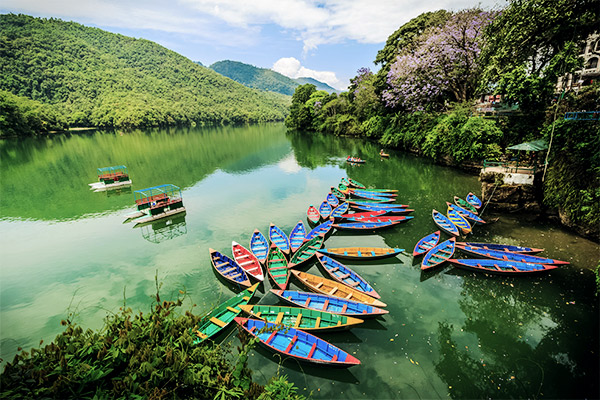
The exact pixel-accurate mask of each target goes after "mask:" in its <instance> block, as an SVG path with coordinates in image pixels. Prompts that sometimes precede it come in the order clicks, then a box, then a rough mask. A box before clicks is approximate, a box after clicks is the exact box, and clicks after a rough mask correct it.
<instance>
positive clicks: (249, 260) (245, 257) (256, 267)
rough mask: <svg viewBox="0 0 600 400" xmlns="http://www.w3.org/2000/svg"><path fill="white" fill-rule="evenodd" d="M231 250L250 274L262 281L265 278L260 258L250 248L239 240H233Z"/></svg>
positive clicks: (236, 259) (235, 258) (240, 264)
mask: <svg viewBox="0 0 600 400" xmlns="http://www.w3.org/2000/svg"><path fill="white" fill-rule="evenodd" d="M231 252H232V254H233V258H234V260H235V262H236V263H237V264H238V265H239V266H240V267H242V269H243V270H244V271H246V273H247V274H248V276H250V277H252V278H254V279H257V280H259V281H261V282H262V281H263V280H264V279H265V275H264V274H263V270H262V267H261V265H260V261H258V258H256V256H255V255H254V254H252V252H251V251H250V250H248V249H247V248H245V247H244V246H242V245H241V244H239V243H238V242H236V241H232V242H231Z"/></svg>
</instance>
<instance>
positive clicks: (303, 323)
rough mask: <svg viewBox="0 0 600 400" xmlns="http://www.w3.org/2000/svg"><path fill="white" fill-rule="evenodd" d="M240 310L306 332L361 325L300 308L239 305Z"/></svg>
mask: <svg viewBox="0 0 600 400" xmlns="http://www.w3.org/2000/svg"><path fill="white" fill-rule="evenodd" d="M240 308H241V309H242V310H243V311H244V312H245V313H247V314H249V315H250V316H251V317H252V318H258V319H262V320H263V321H267V322H270V323H272V324H275V325H279V324H281V325H285V326H289V327H290V328H296V329H302V330H303V331H306V332H327V331H335V330H343V329H348V328H350V327H352V326H353V325H358V324H362V323H363V322H364V321H363V320H362V319H358V318H354V317H348V316H345V315H340V314H333V313H330V312H326V311H317V310H309V309H306V308H301V307H286V306H271V305H262V304H261V305H249V304H246V305H241V306H240Z"/></svg>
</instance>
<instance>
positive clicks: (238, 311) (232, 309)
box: [227, 306, 242, 314]
mask: <svg viewBox="0 0 600 400" xmlns="http://www.w3.org/2000/svg"><path fill="white" fill-rule="evenodd" d="M227 309H228V310H229V311H231V312H232V313H236V314H239V313H240V312H241V311H242V310H240V309H237V308H233V307H229V306H227Z"/></svg>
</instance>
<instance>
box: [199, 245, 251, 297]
mask: <svg viewBox="0 0 600 400" xmlns="http://www.w3.org/2000/svg"><path fill="white" fill-rule="evenodd" d="M208 252H209V254H210V262H211V263H212V266H213V268H214V269H215V270H216V271H217V272H218V273H219V275H221V276H222V277H223V278H225V279H226V280H228V281H229V282H231V283H233V284H235V285H240V286H243V287H247V288H249V287H250V279H248V275H247V274H246V271H244V270H243V269H242V267H240V266H239V265H238V263H236V262H235V261H234V260H233V259H231V258H229V257H227V256H226V255H225V254H222V253H220V252H218V251H216V250H214V249H208Z"/></svg>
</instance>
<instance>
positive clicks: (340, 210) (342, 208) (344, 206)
mask: <svg viewBox="0 0 600 400" xmlns="http://www.w3.org/2000/svg"><path fill="white" fill-rule="evenodd" d="M349 208H350V204H348V203H346V202H343V203H341V204H340V205H339V206H337V207H336V208H334V209H333V211H332V212H331V217H332V218H339V217H340V216H341V215H342V214H344V213H346V212H347V211H348V209H349Z"/></svg>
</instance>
